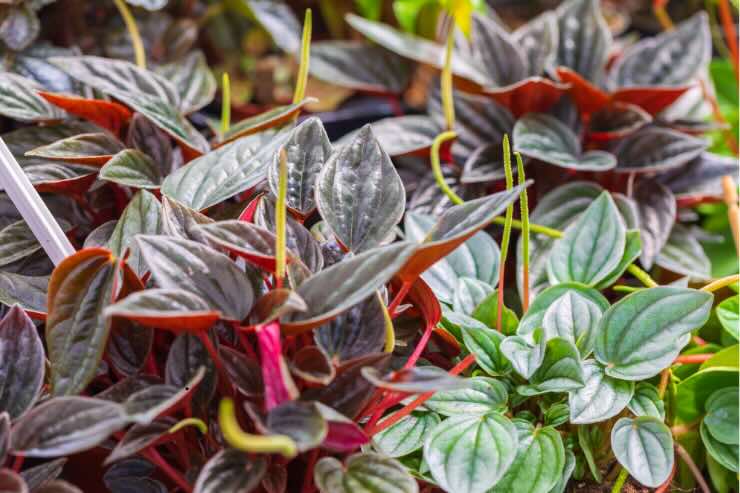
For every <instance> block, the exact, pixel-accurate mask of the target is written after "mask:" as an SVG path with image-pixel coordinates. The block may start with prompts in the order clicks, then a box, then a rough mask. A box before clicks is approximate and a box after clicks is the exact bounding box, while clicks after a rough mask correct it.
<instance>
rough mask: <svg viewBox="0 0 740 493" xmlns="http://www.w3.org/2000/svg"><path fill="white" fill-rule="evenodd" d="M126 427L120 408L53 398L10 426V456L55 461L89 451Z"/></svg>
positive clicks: (101, 402)
mask: <svg viewBox="0 0 740 493" xmlns="http://www.w3.org/2000/svg"><path fill="white" fill-rule="evenodd" d="M126 424H127V419H126V414H125V413H124V411H123V408H122V407H121V405H120V404H117V403H115V402H110V401H104V400H101V399H94V398H91V397H77V396H68V397H55V398H52V399H50V400H48V401H46V402H44V403H43V404H40V405H38V406H36V407H35V408H33V409H32V410H31V411H29V412H28V413H27V414H26V415H25V416H23V417H22V418H21V419H19V420H18V421H17V422H16V423H15V425H14V426H13V432H12V436H11V443H12V447H13V452H14V453H18V454H23V455H24V456H26V457H58V456H64V455H72V454H75V453H77V452H82V451H84V450H89V449H91V448H93V447H96V446H97V445H99V444H101V443H102V442H103V441H104V440H105V439H107V438H108V436H110V435H111V434H112V433H114V432H116V431H118V430H120V429H121V428H123V427H124V426H125V425H126Z"/></svg>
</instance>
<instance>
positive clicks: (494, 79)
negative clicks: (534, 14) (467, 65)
mask: <svg viewBox="0 0 740 493" xmlns="http://www.w3.org/2000/svg"><path fill="white" fill-rule="evenodd" d="M470 51H471V53H470V55H471V56H472V59H473V60H475V62H476V64H477V65H478V66H479V67H481V68H482V69H484V70H485V71H486V76H487V78H488V80H489V81H490V82H489V84H488V85H493V86H506V85H509V84H513V83H515V82H519V81H520V80H522V79H524V78H526V77H527V75H529V62H528V60H527V55H526V54H525V52H524V51H523V50H522V49H521V48H520V46H519V45H518V44H517V42H516V40H515V39H514V37H513V36H512V35H511V34H509V32H508V31H506V29H504V28H503V27H502V26H501V25H499V23H498V21H497V20H496V19H493V18H492V17H489V16H487V15H483V14H473V23H472V34H471V41H470ZM537 75H539V74H537Z"/></svg>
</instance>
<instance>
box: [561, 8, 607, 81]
mask: <svg viewBox="0 0 740 493" xmlns="http://www.w3.org/2000/svg"><path fill="white" fill-rule="evenodd" d="M557 17H558V33H559V36H560V40H559V42H558V45H557V46H558V50H557V51H558V55H557V64H558V65H563V66H565V67H569V68H571V69H573V70H574V71H576V72H578V73H579V74H581V75H582V76H583V77H584V78H586V79H587V80H590V81H593V82H596V83H600V82H602V79H603V77H604V72H603V71H604V66H605V65H606V61H607V58H608V56H609V52H610V49H611V43H612V36H611V32H610V31H609V26H607V24H606V21H605V20H604V17H603V16H602V14H601V6H600V4H599V2H598V0H570V1H568V2H566V3H564V4H563V5H561V6H560V7H558V10H557Z"/></svg>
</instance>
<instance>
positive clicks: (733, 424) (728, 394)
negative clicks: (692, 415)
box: [704, 387, 740, 445]
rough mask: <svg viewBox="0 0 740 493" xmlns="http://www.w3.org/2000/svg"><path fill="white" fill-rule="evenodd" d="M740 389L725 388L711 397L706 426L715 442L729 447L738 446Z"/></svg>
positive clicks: (705, 417)
mask: <svg viewBox="0 0 740 493" xmlns="http://www.w3.org/2000/svg"><path fill="white" fill-rule="evenodd" d="M738 407H739V406H738V388H737V387H734V388H724V389H720V390H718V391H716V392H714V393H713V394H712V395H710V396H709V398H708V399H707V403H706V409H707V415H706V416H704V425H705V426H706V427H707V430H708V431H709V433H711V434H712V436H713V437H714V439H715V440H717V441H718V442H721V443H725V444H727V445H738V443H740V433H739V432H738Z"/></svg>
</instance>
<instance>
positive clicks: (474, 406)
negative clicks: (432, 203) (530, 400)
mask: <svg viewBox="0 0 740 493" xmlns="http://www.w3.org/2000/svg"><path fill="white" fill-rule="evenodd" d="M469 382H470V387H468V388H465V389H455V390H445V391H442V392H435V394H434V395H433V396H432V397H431V398H430V399H429V400H427V401H426V402H425V403H424V406H425V407H427V408H429V409H430V410H432V411H434V412H435V413H439V414H441V415H443V416H458V415H460V414H467V415H481V414H488V413H490V412H493V411H497V412H500V411H502V410H503V409H504V408H505V407H506V401H507V400H508V397H509V392H508V390H507V388H506V386H505V385H504V384H503V383H501V382H500V381H499V380H494V379H493V378H488V377H472V378H470V379H469Z"/></svg>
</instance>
